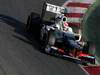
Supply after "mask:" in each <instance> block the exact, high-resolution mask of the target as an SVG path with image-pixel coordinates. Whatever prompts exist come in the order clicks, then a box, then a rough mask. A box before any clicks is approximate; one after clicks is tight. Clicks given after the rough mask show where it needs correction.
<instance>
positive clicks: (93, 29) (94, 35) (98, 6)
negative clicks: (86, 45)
mask: <svg viewBox="0 0 100 75" xmlns="http://www.w3.org/2000/svg"><path fill="white" fill-rule="evenodd" d="M82 31H83V36H84V37H85V39H87V40H89V41H91V42H92V43H94V44H95V45H96V52H95V54H96V56H97V57H98V58H99V60H100V1H99V0H97V1H96V2H95V3H94V4H93V5H92V6H91V7H90V8H89V9H88V11H87V12H86V15H85V16H84V18H83V22H82ZM90 52H91V53H92V52H93V51H92V50H91V51H90Z"/></svg>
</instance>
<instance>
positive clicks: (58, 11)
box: [46, 3, 65, 14]
mask: <svg viewBox="0 0 100 75" xmlns="http://www.w3.org/2000/svg"><path fill="white" fill-rule="evenodd" d="M64 9H65V8H64V7H61V6H57V5H53V4H49V3H46V11H49V12H52V13H56V14H62V12H64Z"/></svg>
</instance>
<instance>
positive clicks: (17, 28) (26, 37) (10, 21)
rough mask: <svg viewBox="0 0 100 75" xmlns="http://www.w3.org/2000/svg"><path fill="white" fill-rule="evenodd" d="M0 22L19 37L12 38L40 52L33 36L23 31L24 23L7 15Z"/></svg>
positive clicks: (0, 18)
mask: <svg viewBox="0 0 100 75" xmlns="http://www.w3.org/2000/svg"><path fill="white" fill-rule="evenodd" d="M0 21H1V22H4V23H6V24H7V25H10V26H12V27H13V28H14V32H15V33H17V34H19V35H20V36H19V35H12V36H13V37H15V38H17V39H19V40H21V41H23V42H25V43H28V44H30V45H32V46H33V47H34V48H35V49H36V50H38V51H41V50H40V47H39V41H38V40H37V39H36V37H35V36H34V34H33V33H30V32H26V31H25V26H26V24H25V23H22V22H20V21H19V20H17V19H15V18H13V17H11V16H7V15H0ZM51 56H54V57H56V58H61V59H65V60H68V61H70V62H73V63H80V62H79V61H76V60H73V59H69V58H63V57H60V56H55V55H51Z"/></svg>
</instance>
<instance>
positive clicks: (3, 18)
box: [0, 14, 39, 50]
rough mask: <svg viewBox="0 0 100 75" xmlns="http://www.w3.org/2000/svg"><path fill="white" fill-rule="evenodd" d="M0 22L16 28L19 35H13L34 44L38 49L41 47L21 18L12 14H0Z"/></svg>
mask: <svg viewBox="0 0 100 75" xmlns="http://www.w3.org/2000/svg"><path fill="white" fill-rule="evenodd" d="M0 22H3V23H6V24H7V25H10V26H11V27H13V28H14V30H13V31H14V32H15V33H16V34H18V35H13V37H15V38H17V39H19V40H21V41H23V42H25V43H28V44H30V45H32V46H34V48H36V49H37V50H38V49H39V47H38V44H37V42H36V40H35V38H34V35H33V34H32V33H29V32H26V31H25V25H26V24H25V23H23V22H20V21H19V20H17V19H15V18H13V17H11V16H8V15H3V14H0ZM19 35H20V36H19Z"/></svg>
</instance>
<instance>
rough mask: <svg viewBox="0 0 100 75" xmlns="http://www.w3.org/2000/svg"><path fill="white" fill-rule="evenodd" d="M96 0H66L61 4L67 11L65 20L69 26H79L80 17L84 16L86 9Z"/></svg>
mask: <svg viewBox="0 0 100 75" xmlns="http://www.w3.org/2000/svg"><path fill="white" fill-rule="evenodd" d="M95 1H96V0H67V1H66V2H65V3H64V4H63V6H64V7H67V9H68V13H67V14H65V16H67V17H68V18H67V22H68V24H69V26H78V27H79V26H80V23H81V21H82V17H83V16H84V14H85V12H86V11H87V9H88V8H89V7H90V5H91V4H93V3H94V2H95Z"/></svg>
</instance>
